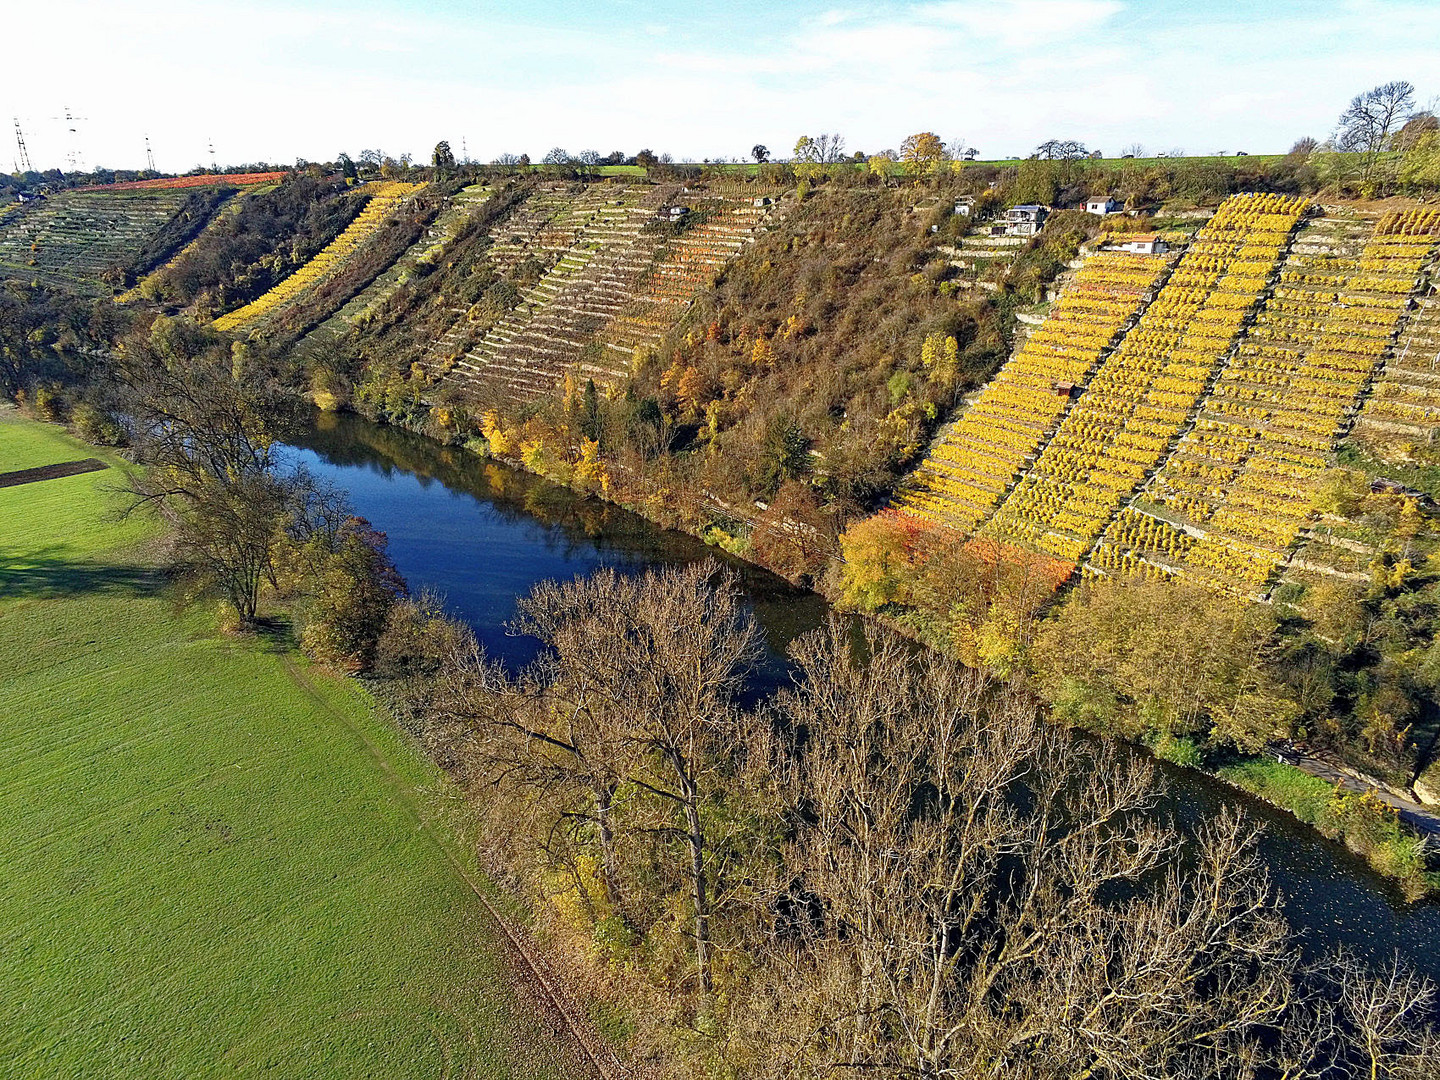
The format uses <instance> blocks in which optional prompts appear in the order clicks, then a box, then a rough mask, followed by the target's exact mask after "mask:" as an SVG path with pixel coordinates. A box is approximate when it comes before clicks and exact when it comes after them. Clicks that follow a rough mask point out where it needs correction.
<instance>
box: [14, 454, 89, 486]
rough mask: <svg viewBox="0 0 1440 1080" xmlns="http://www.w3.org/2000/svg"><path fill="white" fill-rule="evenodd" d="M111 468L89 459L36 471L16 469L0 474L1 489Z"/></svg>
mask: <svg viewBox="0 0 1440 1080" xmlns="http://www.w3.org/2000/svg"><path fill="white" fill-rule="evenodd" d="M109 467H110V466H109V465H106V464H105V462H103V461H101V460H100V459H99V458H93V457H87V458H82V459H81V460H79V461H61V462H58V463H57V464H54V465H41V466H38V467H37V468H34V469H16V470H15V471H14V472H7V473H0V488H7V487H18V486H19V485H20V484H33V483H35V482H36V481H37V480H58V479H59V478H60V477H62V476H79V475H80V474H81V473H87V472H99V471H100V470H101V469H108V468H109Z"/></svg>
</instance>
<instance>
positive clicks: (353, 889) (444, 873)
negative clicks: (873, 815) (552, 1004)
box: [0, 410, 591, 1080]
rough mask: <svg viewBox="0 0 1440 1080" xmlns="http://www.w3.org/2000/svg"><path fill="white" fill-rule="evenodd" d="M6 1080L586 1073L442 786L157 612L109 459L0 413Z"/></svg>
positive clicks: (370, 721)
mask: <svg viewBox="0 0 1440 1080" xmlns="http://www.w3.org/2000/svg"><path fill="white" fill-rule="evenodd" d="M89 456H95V457H98V458H99V459H100V460H102V462H103V463H104V464H105V465H106V466H107V467H106V468H105V469H104V470H99V471H92V472H87V473H84V474H79V475H70V476H57V477H53V478H50V479H43V480H39V481H36V482H33V483H29V484H24V485H18V486H13V487H8V488H4V489H0V550H3V552H4V560H3V562H0V654H3V655H4V656H5V657H6V663H5V665H4V667H3V670H0V740H3V743H0V745H3V748H4V753H3V754H0V819H3V820H4V821H6V823H7V825H6V837H5V839H6V844H5V854H4V855H3V856H0V871H3V872H0V882H3V884H0V899H3V903H0V911H3V912H4V915H3V916H0V932H3V934H4V936H5V939H6V941H7V943H8V946H9V947H8V949H7V953H8V955H9V962H7V964H6V965H5V970H4V972H3V973H0V993H3V995H4V997H5V999H6V1000H7V1001H11V1002H14V1003H16V1007H15V1008H14V1009H11V1010H10V1011H9V1013H8V1014H7V1016H6V1018H5V1021H4V1022H3V1024H0V1050H3V1058H0V1060H3V1061H4V1062H5V1064H4V1066H3V1067H0V1075H13V1076H17V1077H18V1076H22V1075H23V1076H26V1077H42V1076H56V1077H60V1076H67V1077H68V1076H77V1075H90V1074H103V1075H106V1076H110V1077H117V1078H125V1077H132V1076H133V1077H141V1076H144V1077H152V1076H197V1077H198V1076H208V1075H216V1074H218V1073H221V1072H223V1073H224V1074H225V1075H237V1076H255V1075H261V1074H263V1075H265V1076H277V1077H288V1076H293V1077H297V1078H298V1077H307V1076H315V1075H381V1076H386V1077H407V1076H414V1077H431V1076H436V1075H444V1074H449V1075H454V1074H464V1075H484V1076H490V1077H496V1078H510V1077H514V1078H525V1080H552V1078H558V1077H561V1076H565V1077H569V1076H585V1075H590V1072H591V1070H590V1068H589V1066H587V1065H586V1064H585V1062H584V1061H583V1060H582V1058H581V1057H580V1056H579V1055H578V1053H577V1051H576V1048H575V1047H574V1046H572V1045H570V1043H569V1041H568V1040H565V1039H562V1038H561V1037H560V1036H558V1035H557V1034H556V1030H557V1025H556V1024H555V1023H554V1021H553V1019H552V1018H550V1017H548V1016H546V1015H545V1014H544V1013H543V1011H542V1009H541V1008H540V1007H539V1005H538V1003H537V1002H536V1001H535V995H533V994H532V993H531V991H530V990H529V989H528V988H527V985H526V984H525V982H524V981H523V980H520V979H517V978H516V977H515V976H514V975H513V974H512V972H511V970H510V954H509V949H510V947H511V946H510V945H509V944H508V943H507V941H506V940H505V937H504V934H503V930H502V928H501V927H500V926H499V924H498V923H497V922H496V920H495V919H494V918H493V917H492V916H491V914H490V913H489V912H488V911H487V909H486V907H485V905H484V903H482V901H481V899H480V898H479V897H478V895H477V891H476V888H475V886H476V884H477V883H478V884H480V885H481V886H483V881H482V879H480V878H479V877H478V875H476V873H475V870H474V867H473V866H471V865H469V863H468V862H467V856H466V855H465V854H464V850H463V848H462V847H461V846H460V845H458V844H456V843H454V841H453V840H452V839H451V838H450V837H449V835H448V833H447V832H446V831H445V829H444V828H443V827H442V826H441V825H439V824H438V822H439V820H440V818H439V808H440V804H442V803H443V802H444V780H443V777H442V776H441V774H440V772H439V771H438V770H437V769H436V768H435V767H434V766H433V765H432V764H431V763H430V762H428V761H427V760H425V759H423V758H422V757H421V756H420V755H419V754H417V753H416V752H415V751H414V750H413V749H412V748H411V747H410V746H409V745H408V744H407V743H406V742H405V740H404V737H403V736H402V735H401V734H400V733H399V732H398V731H397V730H396V729H395V728H394V726H393V725H392V724H391V723H390V722H389V720H388V718H387V717H386V716H385V715H384V714H383V713H382V712H380V711H378V709H377V707H376V705H375V703H374V702H373V701H372V700H371V699H370V697H369V695H368V694H367V693H366V692H365V691H364V690H363V688H362V687H360V686H359V685H358V684H357V683H356V682H355V681H354V680H350V679H344V678H340V677H337V676H334V675H331V674H329V673H327V672H325V671H324V670H322V669H319V668H316V667H313V666H311V665H309V664H308V663H307V662H305V661H304V660H303V658H301V657H299V655H298V653H296V652H295V651H294V650H293V649H292V648H291V647H290V645H289V643H288V641H287V640H286V639H285V637H284V636H283V634H275V635H270V636H261V637H230V636H224V635H220V634H218V633H216V631H215V629H214V626H213V623H212V620H211V618H210V615H209V612H208V611H205V610H199V609H197V608H191V609H189V610H188V611H184V612H180V611H178V610H177V604H176V598H175V597H174V595H173V592H172V589H171V586H170V584H169V582H168V581H167V580H166V578H165V576H164V574H163V572H162V570H161V568H160V564H159V560H158V557H157V551H156V543H157V540H158V536H157V533H156V530H155V528H154V526H153V525H151V524H149V523H146V522H143V521H140V520H138V519H134V520H131V521H128V522H118V521H117V520H116V518H115V516H114V511H115V509H116V499H117V496H116V494H115V492H114V490H113V489H114V487H115V486H116V483H117V479H118V476H119V473H120V471H121V470H123V469H124V468H125V467H126V466H125V463H124V462H123V461H122V460H121V459H120V458H118V457H117V456H115V455H113V454H110V453H107V452H104V451H96V450H95V449H94V448H92V447H88V446H86V445H84V444H82V443H79V442H78V441H76V440H74V439H71V438H70V437H69V436H67V435H65V434H64V433H63V432H61V431H60V429H58V428H56V427H55V426H53V425H48V424H40V423H38V422H34V421H29V420H24V419H21V418H19V417H18V416H17V415H16V414H15V413H14V412H13V411H11V410H7V411H5V412H4V413H0V472H12V471H16V470H19V469H30V468H43V467H45V466H47V465H51V464H54V463H58V462H65V461H73V460H77V459H81V458H85V457H89Z"/></svg>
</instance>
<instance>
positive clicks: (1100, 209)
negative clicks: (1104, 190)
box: [1085, 195, 1120, 217]
mask: <svg viewBox="0 0 1440 1080" xmlns="http://www.w3.org/2000/svg"><path fill="white" fill-rule="evenodd" d="M1085 209H1086V211H1087V212H1088V213H1091V214H1098V215H1099V216H1100V217H1105V216H1106V215H1107V214H1115V213H1118V212H1119V210H1120V204H1119V203H1117V202H1116V201H1115V196H1113V195H1096V196H1094V197H1092V198H1089V199H1086V200H1085Z"/></svg>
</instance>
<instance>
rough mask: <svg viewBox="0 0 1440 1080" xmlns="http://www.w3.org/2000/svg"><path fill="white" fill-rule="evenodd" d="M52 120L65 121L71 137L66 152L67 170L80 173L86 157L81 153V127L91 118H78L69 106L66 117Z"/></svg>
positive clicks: (53, 117)
mask: <svg viewBox="0 0 1440 1080" xmlns="http://www.w3.org/2000/svg"><path fill="white" fill-rule="evenodd" d="M50 119H51V120H64V121H65V130H66V132H67V134H68V137H69V145H68V149H66V151H65V168H66V169H68V170H69V171H70V172H76V171H78V170H79V168H80V165H81V164H82V162H83V160H84V155H82V154H81V153H80V127H79V125H80V121H82V120H88V119H90V118H89V117H88V116H76V115H75V114H74V113H73V112H71V111H70V109H69V107H68V106H67V107H66V108H65V115H64V116H52V117H50Z"/></svg>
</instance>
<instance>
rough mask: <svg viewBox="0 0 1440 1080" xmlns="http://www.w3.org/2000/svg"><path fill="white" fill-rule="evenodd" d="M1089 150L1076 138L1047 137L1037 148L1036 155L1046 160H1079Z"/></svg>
mask: <svg viewBox="0 0 1440 1080" xmlns="http://www.w3.org/2000/svg"><path fill="white" fill-rule="evenodd" d="M1088 152H1089V151H1087V150H1086V149H1085V144H1084V143H1082V142H1079V141H1078V140H1076V139H1047V140H1045V141H1044V142H1043V143H1041V144H1040V145H1039V146H1037V147H1036V148H1035V156H1036V157H1039V158H1042V159H1044V160H1046V161H1078V160H1079V159H1080V158H1083V157H1085V155H1086V154H1087V153H1088Z"/></svg>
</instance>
